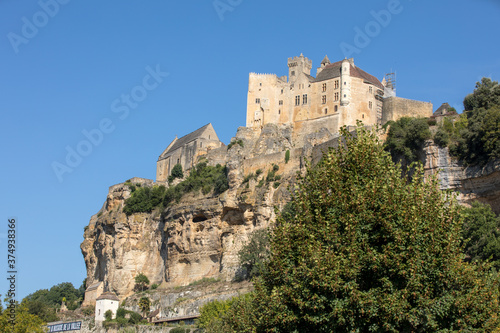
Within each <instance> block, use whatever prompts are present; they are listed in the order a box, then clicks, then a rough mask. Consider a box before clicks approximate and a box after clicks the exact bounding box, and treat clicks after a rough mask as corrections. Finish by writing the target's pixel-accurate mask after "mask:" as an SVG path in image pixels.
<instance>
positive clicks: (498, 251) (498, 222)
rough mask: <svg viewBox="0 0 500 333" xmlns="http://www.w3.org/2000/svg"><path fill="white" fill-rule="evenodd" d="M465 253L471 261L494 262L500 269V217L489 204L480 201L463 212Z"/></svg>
mask: <svg viewBox="0 0 500 333" xmlns="http://www.w3.org/2000/svg"><path fill="white" fill-rule="evenodd" d="M462 215H463V219H464V228H463V239H464V242H465V253H466V255H467V256H468V258H469V259H470V260H471V261H478V260H482V261H484V260H487V259H490V258H491V260H492V261H493V263H494V265H495V267H496V268H497V269H499V268H500V217H497V216H496V215H495V213H494V212H493V211H492V210H491V207H490V206H489V205H488V204H483V203H480V202H478V201H474V202H473V203H472V207H470V208H464V209H463V210H462Z"/></svg>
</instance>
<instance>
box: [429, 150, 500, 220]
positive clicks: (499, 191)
mask: <svg viewBox="0 0 500 333" xmlns="http://www.w3.org/2000/svg"><path fill="white" fill-rule="evenodd" d="M423 154H424V156H423V160H424V161H425V163H424V168H425V172H426V175H431V174H436V173H437V174H438V179H439V181H440V182H441V188H442V189H443V190H448V189H450V190H454V191H457V192H458V200H459V202H460V203H462V204H465V205H468V204H470V203H471V202H472V201H475V200H478V201H481V202H484V203H487V204H489V205H490V206H491V208H492V209H493V211H494V212H495V213H496V214H500V160H496V161H492V162H490V163H488V164H487V165H485V166H473V167H464V166H463V165H462V164H461V163H459V162H458V161H455V160H454V159H452V158H451V156H450V154H449V151H448V148H440V147H438V146H437V145H435V144H434V143H433V142H431V141H428V142H427V143H426V145H425V148H424V151H423Z"/></svg>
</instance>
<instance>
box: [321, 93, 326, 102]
mask: <svg viewBox="0 0 500 333" xmlns="http://www.w3.org/2000/svg"><path fill="white" fill-rule="evenodd" d="M321 103H322V104H326V95H323V96H321Z"/></svg>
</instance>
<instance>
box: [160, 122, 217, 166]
mask: <svg viewBox="0 0 500 333" xmlns="http://www.w3.org/2000/svg"><path fill="white" fill-rule="evenodd" d="M210 127H212V123H208V124H206V125H205V126H203V127H200V128H198V129H197V130H196V131H194V132H191V133H189V134H187V135H184V136H183V137H182V138H180V139H177V138H176V139H174V141H175V142H172V143H173V144H170V145H169V146H168V147H167V149H165V151H164V152H163V153H162V154H161V155H160V158H164V157H166V156H167V155H168V154H169V153H171V152H174V151H175V150H177V149H179V148H180V147H182V146H184V145H185V144H186V143H189V142H191V141H193V140H195V139H197V138H198V137H200V136H201V135H202V134H203V132H205V130H206V129H208V128H210ZM212 129H213V128H212Z"/></svg>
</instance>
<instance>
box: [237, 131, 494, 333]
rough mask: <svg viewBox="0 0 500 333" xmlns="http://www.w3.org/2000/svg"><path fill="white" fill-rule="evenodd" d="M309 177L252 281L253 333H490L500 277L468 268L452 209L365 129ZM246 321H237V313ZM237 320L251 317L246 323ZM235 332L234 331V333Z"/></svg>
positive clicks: (433, 184)
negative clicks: (262, 269)
mask: <svg viewBox="0 0 500 333" xmlns="http://www.w3.org/2000/svg"><path fill="white" fill-rule="evenodd" d="M342 135H344V138H345V145H344V146H340V147H339V148H338V149H336V150H333V149H332V150H330V152H329V153H328V154H326V155H325V156H324V158H323V159H322V161H321V162H320V163H319V164H318V165H317V166H316V167H309V168H308V171H307V174H306V176H305V177H304V178H302V179H301V180H300V182H299V185H298V187H297V190H296V192H295V193H294V195H293V198H292V202H293V208H294V209H293V210H294V212H295V214H294V215H290V214H287V215H285V216H286V217H287V218H286V219H285V218H284V216H283V215H282V216H280V217H278V220H277V226H276V228H275V229H274V230H273V234H272V238H271V256H270V260H269V262H268V264H267V269H266V270H265V272H264V274H263V275H262V277H261V278H258V279H257V280H256V284H255V289H256V291H255V298H254V299H253V310H254V311H252V315H253V316H254V319H253V320H255V330H256V331H258V332H264V331H269V332H271V331H272V332H306V331H311V332H332V331H334V332H372V331H373V332H382V331H383V332H412V331H413V332H438V331H443V332H444V331H447V332H449V331H459V330H460V331H482V332H484V331H492V330H493V329H495V328H497V327H499V324H500V320H499V317H498V314H499V313H500V307H499V302H498V300H499V296H500V294H499V289H498V287H499V277H498V275H497V274H494V273H492V272H491V271H490V270H489V269H488V267H485V266H483V265H481V264H478V265H471V264H469V263H466V262H464V261H463V260H462V259H463V254H462V251H463V248H462V247H461V243H462V242H461V237H460V232H461V227H462V222H461V220H460V215H459V214H458V211H459V209H458V207H457V205H456V203H455V201H454V199H453V197H452V196H451V194H450V193H448V192H442V191H440V189H439V184H438V182H437V180H436V179H431V180H428V181H424V179H423V170H422V168H421V167H417V168H416V169H415V172H414V174H413V178H412V180H411V181H408V180H407V179H406V177H403V178H402V177H401V169H400V167H399V166H396V165H394V163H393V162H392V161H391V158H390V156H389V155H388V154H387V153H386V152H384V150H383V148H382V146H381V145H380V144H379V143H378V141H377V138H376V135H375V134H374V133H371V132H367V131H365V130H364V129H362V128H358V129H357V136H353V135H351V134H349V133H348V132H347V131H346V130H345V128H344V129H343V130H342ZM243 314H244V312H243ZM242 317H243V318H248V317H245V316H244V315H242ZM233 331H238V330H233ZM245 331H250V330H245Z"/></svg>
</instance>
